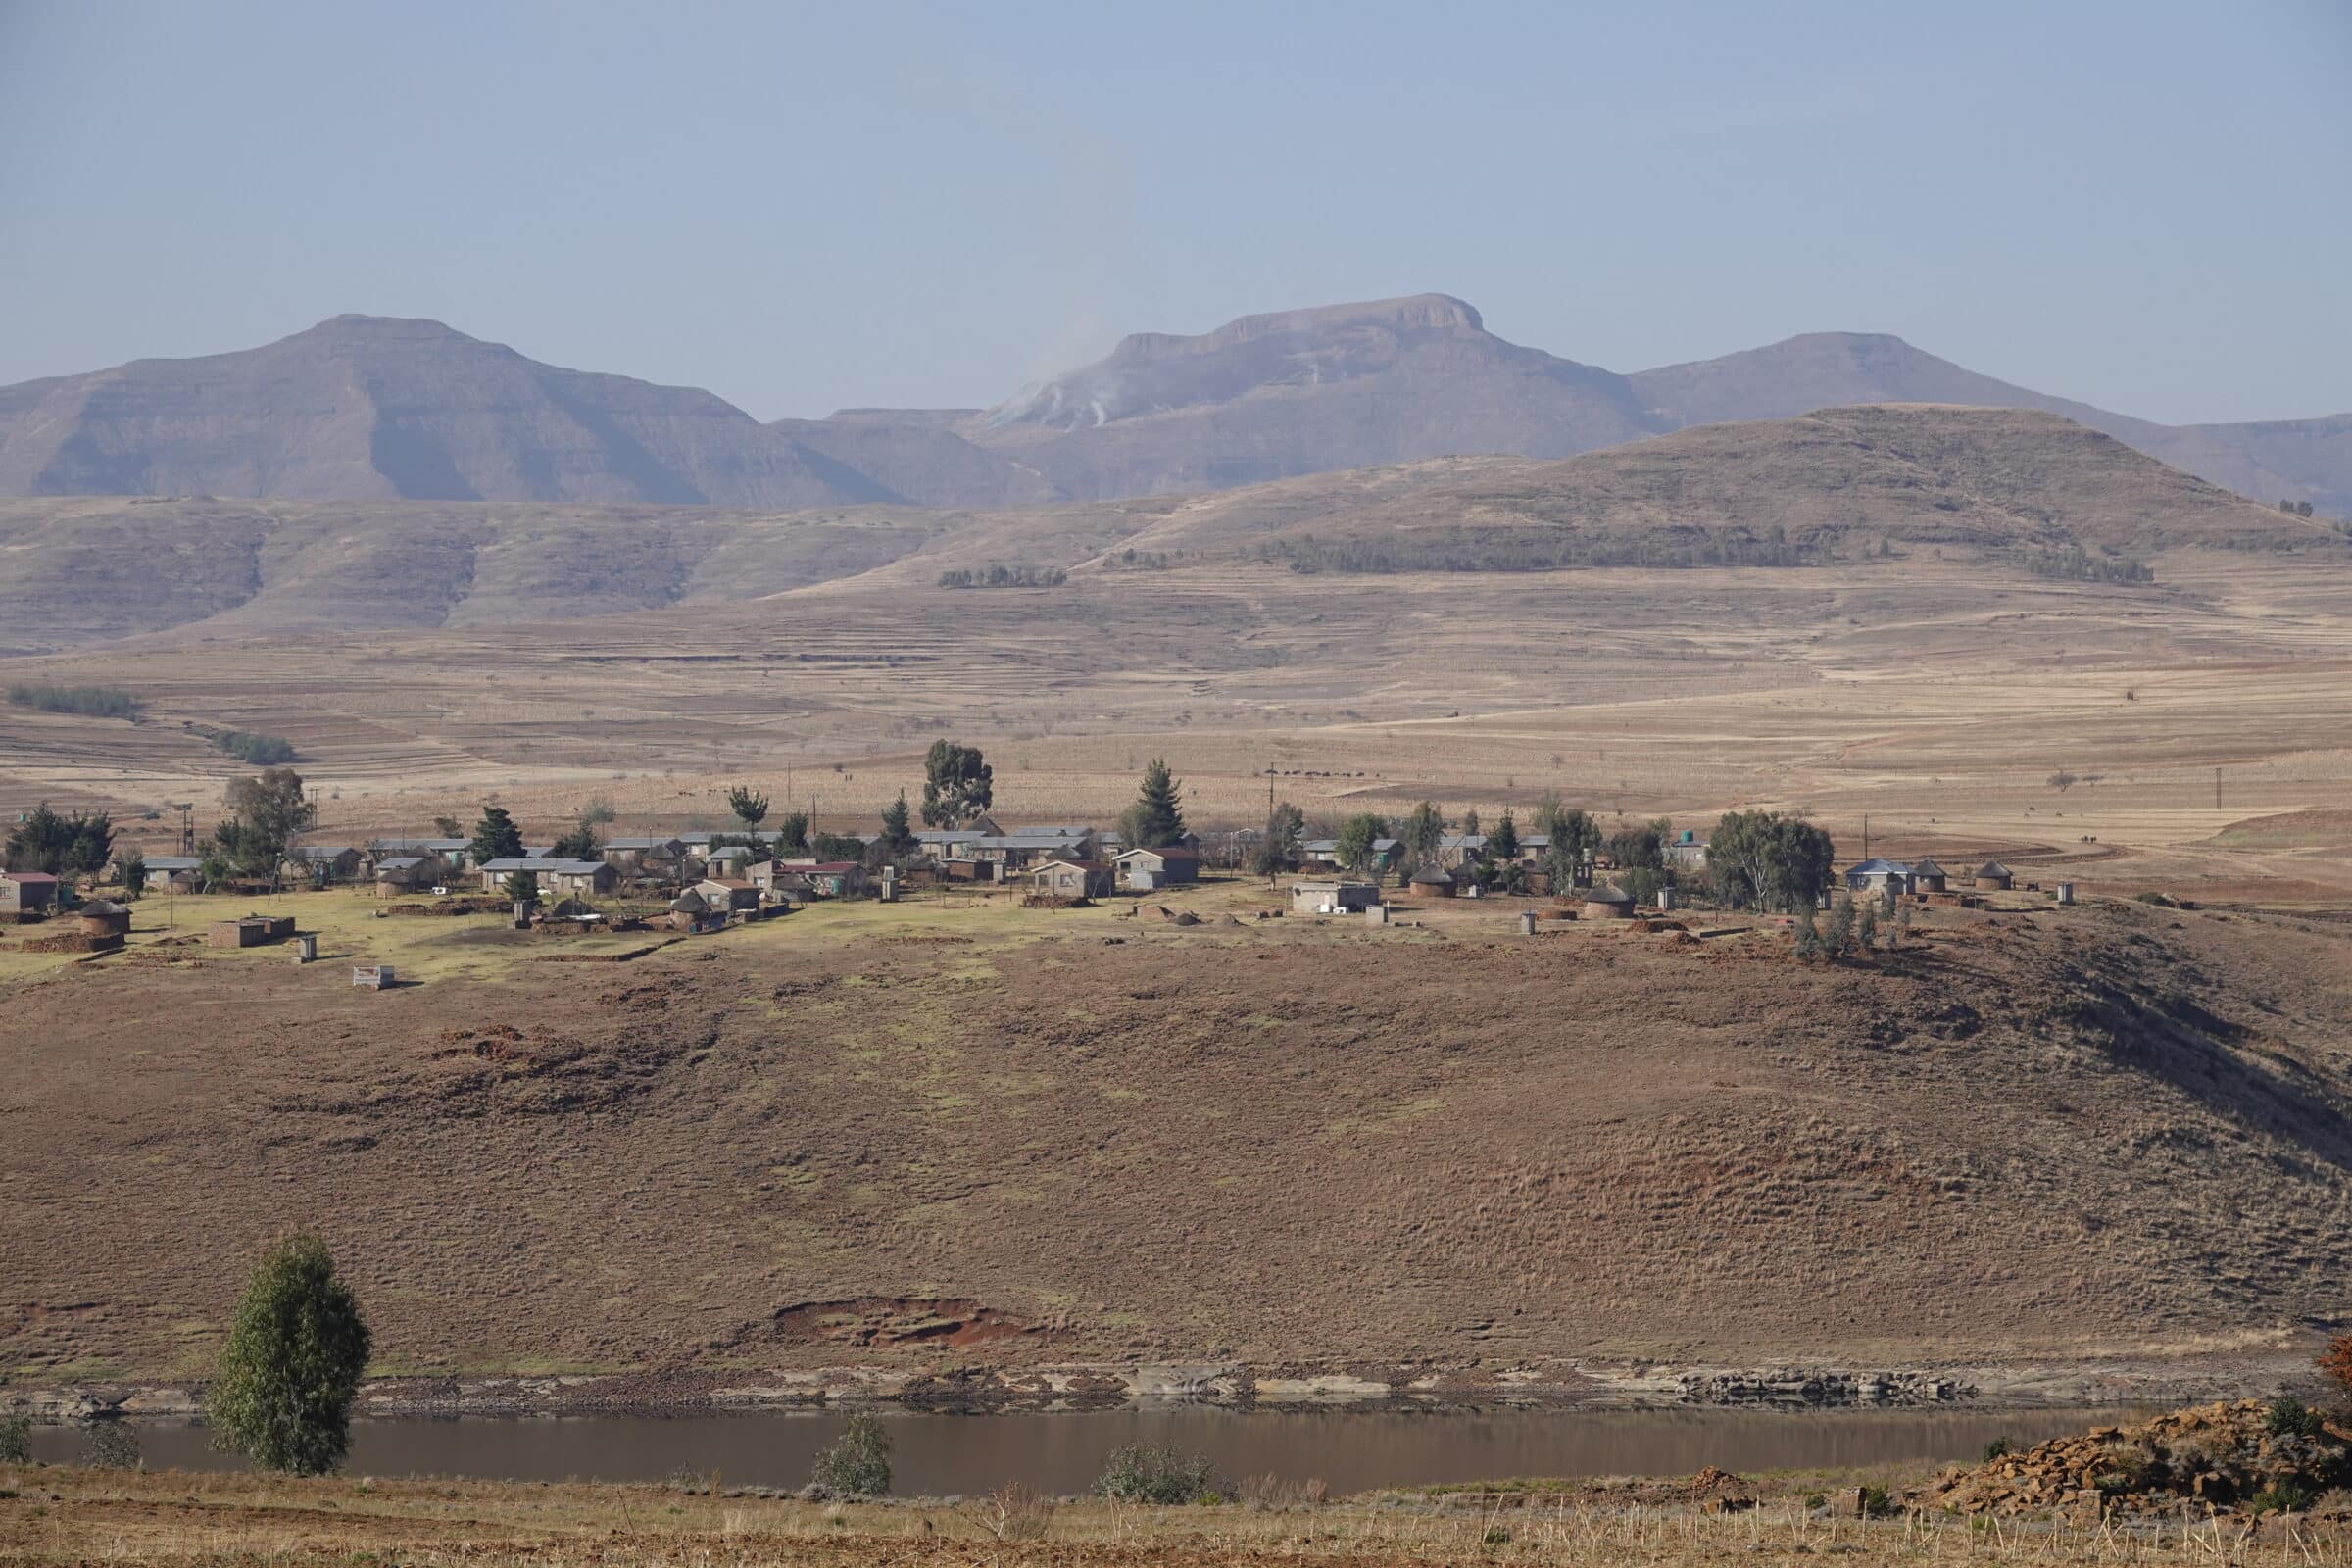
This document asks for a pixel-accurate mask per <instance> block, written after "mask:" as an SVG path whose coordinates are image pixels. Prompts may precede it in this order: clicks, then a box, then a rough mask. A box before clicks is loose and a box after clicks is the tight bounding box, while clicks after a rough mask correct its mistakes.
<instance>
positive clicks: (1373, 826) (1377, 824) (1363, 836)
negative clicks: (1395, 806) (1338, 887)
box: [1338, 811, 1389, 876]
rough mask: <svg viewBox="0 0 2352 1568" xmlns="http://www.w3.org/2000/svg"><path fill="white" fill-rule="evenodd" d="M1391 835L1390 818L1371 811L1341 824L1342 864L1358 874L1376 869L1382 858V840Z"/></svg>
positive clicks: (1339, 851)
mask: <svg viewBox="0 0 2352 1568" xmlns="http://www.w3.org/2000/svg"><path fill="white" fill-rule="evenodd" d="M1388 836H1389V819H1388V818H1387V817H1385V816H1379V815H1376V814H1374V813H1373V812H1370V811H1365V812H1362V813H1360V814H1358V815H1355V816H1351V817H1349V818H1348V820H1347V821H1345V822H1342V823H1341V824H1340V836H1339V850H1338V854H1339V858H1340V864H1342V865H1343V866H1346V867H1347V868H1348V870H1350V871H1353V872H1355V873H1356V874H1357V875H1359V876H1360V875H1362V874H1363V873H1365V872H1367V871H1370V870H1372V869H1374V867H1375V866H1376V865H1377V864H1378V863H1379V860H1380V841H1381V840H1382V839H1385V838H1387V837H1388Z"/></svg>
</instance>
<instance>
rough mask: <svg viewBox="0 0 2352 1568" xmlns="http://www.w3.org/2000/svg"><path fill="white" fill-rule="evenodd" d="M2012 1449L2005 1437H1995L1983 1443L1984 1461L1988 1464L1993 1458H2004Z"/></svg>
mask: <svg viewBox="0 0 2352 1568" xmlns="http://www.w3.org/2000/svg"><path fill="white" fill-rule="evenodd" d="M2013 1451H2015V1450H2014V1447H2013V1446H2012V1445H2011V1444H2010V1442H2009V1440H2008V1439H2007V1438H1995V1439H1993V1440H1992V1441H1991V1442H1990V1443H1987V1444H1986V1445H1985V1463H1986V1464H1990V1463H1992V1461H1993V1460H1995V1459H2006V1458H2007V1457H2009V1455H2010V1454H2011V1453H2012V1452H2013Z"/></svg>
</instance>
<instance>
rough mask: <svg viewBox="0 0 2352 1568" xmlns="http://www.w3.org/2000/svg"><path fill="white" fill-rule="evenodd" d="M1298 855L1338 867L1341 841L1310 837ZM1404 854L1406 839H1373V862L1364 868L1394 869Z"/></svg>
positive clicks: (1313, 862) (1300, 846)
mask: <svg viewBox="0 0 2352 1568" xmlns="http://www.w3.org/2000/svg"><path fill="white" fill-rule="evenodd" d="M1403 855H1404V841H1403V840H1402V839H1374V840H1373V841H1372V863H1371V864H1370V865H1367V866H1365V867H1364V869H1365V870H1367V871H1393V870H1395V869H1396V868H1397V860H1398V859H1399V858H1402V856H1403ZM1299 858H1300V859H1302V860H1304V861H1305V862H1306V863H1307V864H1309V865H1327V866H1331V867H1334V868H1335V869H1336V868H1337V867H1338V866H1339V863H1340V841H1339V840H1338V839H1308V840H1307V841H1306V842H1305V843H1303V844H1301V845H1299Z"/></svg>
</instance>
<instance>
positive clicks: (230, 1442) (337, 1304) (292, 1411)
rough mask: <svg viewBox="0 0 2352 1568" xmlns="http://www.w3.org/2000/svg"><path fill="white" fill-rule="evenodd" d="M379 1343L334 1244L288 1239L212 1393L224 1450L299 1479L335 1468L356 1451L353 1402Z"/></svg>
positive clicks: (243, 1302)
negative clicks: (338, 1268) (371, 1349)
mask: <svg viewBox="0 0 2352 1568" xmlns="http://www.w3.org/2000/svg"><path fill="white" fill-rule="evenodd" d="M369 1343H370V1341H369V1338H368V1324H367V1322H366V1321H365V1320H364V1319H363V1318H362V1317H361V1316H360V1306H359V1302H358V1300H357V1299H355V1298H354V1297H353V1296H352V1294H351V1289H350V1287H348V1286H347V1285H345V1284H344V1283H343V1282H342V1281H341V1280H339V1279H337V1278H336V1277H335V1260H334V1258H333V1257H332V1256H330V1255H329V1254H328V1252H327V1250H326V1244H325V1243H324V1242H322V1241H320V1240H319V1238H318V1237H316V1236H296V1237H293V1238H291V1239H289V1240H287V1241H284V1242H281V1243H279V1244H278V1245H277V1246H276V1247H274V1248H272V1249H271V1250H270V1253H269V1254H268V1255H267V1256H266V1257H264V1258H263V1259H262V1262H261V1266H260V1267H259V1268H256V1269H255V1270H254V1272H253V1280H252V1282H251V1283H250V1284H248V1285H247V1286H246V1287H245V1294H244V1295H243V1296H241V1297H239V1298H238V1299H237V1308H236V1315H235V1316H234V1318H233V1319H232V1320H231V1321H230V1323H229V1329H228V1344H227V1345H226V1346H225V1347H223V1348H222V1349H221V1364H220V1367H219V1369H218V1370H217V1371H216V1372H215V1373H214V1376H213V1382H212V1386H211V1387H210V1388H209V1389H207V1390H206V1391H205V1397H204V1412H205V1420H206V1422H207V1423H208V1424H209V1425H210V1426H211V1427H212V1429H213V1434H214V1438H213V1441H214V1443H215V1445H216V1446H219V1447H221V1448H222V1449H225V1450H227V1451H229V1452H233V1453H242V1454H243V1455H245V1456H246V1457H247V1458H249V1459H251V1460H252V1461H253V1462H254V1463H256V1464H258V1465H262V1466H264V1467H266V1468H268V1469H271V1470H283V1471H286V1472H288V1473H290V1474H293V1475H298V1476H316V1475H324V1474H325V1473H326V1472H328V1471H329V1470H332V1469H334V1468H335V1466H336V1465H338V1464H340V1463H342V1461H343V1455H344V1453H345V1452H346V1451H347V1450H348V1449H349V1447H350V1446H351V1402H352V1399H353V1397H355V1396H356V1395H357V1394H358V1393H359V1388H360V1377H361V1375H362V1374H363V1373H364V1372H366V1371H367V1369H368V1346H369Z"/></svg>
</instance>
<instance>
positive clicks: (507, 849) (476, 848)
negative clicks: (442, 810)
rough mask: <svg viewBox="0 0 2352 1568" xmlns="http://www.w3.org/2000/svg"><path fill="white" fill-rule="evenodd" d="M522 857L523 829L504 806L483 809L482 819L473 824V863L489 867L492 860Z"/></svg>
mask: <svg viewBox="0 0 2352 1568" xmlns="http://www.w3.org/2000/svg"><path fill="white" fill-rule="evenodd" d="M521 855H522V829H520V828H518V827H516V826H515V819H514V818H513V817H511V816H509V815H508V814H507V809H506V808H505V807H503V806H485V807H483V808H482V819H481V820H480V821H479V822H476V823H474V824H473V863H474V864H476V865H487V864H489V863H490V862H491V861H492V860H513V859H518V858H521Z"/></svg>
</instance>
